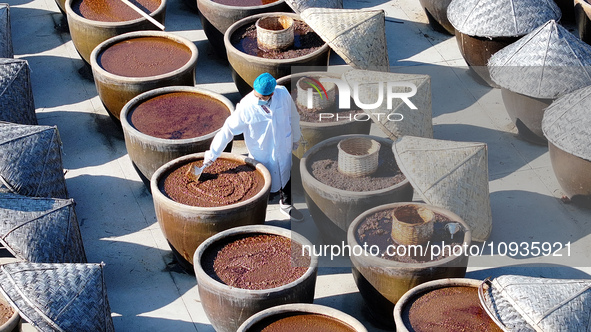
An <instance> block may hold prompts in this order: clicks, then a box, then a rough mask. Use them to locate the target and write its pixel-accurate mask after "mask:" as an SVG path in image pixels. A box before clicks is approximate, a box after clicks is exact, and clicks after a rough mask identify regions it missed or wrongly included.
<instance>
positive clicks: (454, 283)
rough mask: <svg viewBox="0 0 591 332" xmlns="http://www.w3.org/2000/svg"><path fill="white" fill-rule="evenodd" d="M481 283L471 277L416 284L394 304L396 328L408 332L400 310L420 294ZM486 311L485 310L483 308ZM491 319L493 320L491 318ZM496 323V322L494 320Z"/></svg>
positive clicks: (478, 285) (400, 331)
mask: <svg viewBox="0 0 591 332" xmlns="http://www.w3.org/2000/svg"><path fill="white" fill-rule="evenodd" d="M482 283H483V281H482V280H478V279H471V278H445V279H437V280H431V281H427V282H425V283H422V284H420V285H417V286H415V287H413V288H411V289H409V290H408V291H406V293H404V294H403V295H402V296H401V297H400V299H399V300H398V302H396V305H395V306H394V311H393V313H392V314H393V315H394V322H395V323H396V329H397V330H398V331H399V332H409V330H408V327H407V326H406V324H405V323H404V320H403V319H402V312H403V311H404V309H405V308H406V305H407V304H408V302H409V301H411V300H414V299H415V298H417V297H420V296H422V295H423V294H425V293H428V292H430V291H433V290H436V289H441V288H447V287H472V288H476V289H478V288H479V287H480V285H481V284H482ZM485 311H486V310H485ZM493 321H495V320H494V319H493ZM495 323H496V322H495Z"/></svg>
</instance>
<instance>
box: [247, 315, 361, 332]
mask: <svg viewBox="0 0 591 332" xmlns="http://www.w3.org/2000/svg"><path fill="white" fill-rule="evenodd" d="M248 332H355V329H354V328H352V327H351V326H349V325H348V324H345V323H343V322H341V321H339V320H337V319H335V318H332V317H330V316H326V315H320V314H306V313H290V314H281V315H276V316H272V317H269V318H266V319H263V320H261V321H260V322H259V323H257V324H255V325H254V326H253V327H251V328H249V329H248Z"/></svg>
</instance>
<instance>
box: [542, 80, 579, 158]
mask: <svg viewBox="0 0 591 332" xmlns="http://www.w3.org/2000/svg"><path fill="white" fill-rule="evenodd" d="M542 131H543V132H544V136H546V138H547V139H548V141H550V142H551V143H552V144H554V145H556V146H557V147H558V148H560V149H561V150H563V151H565V152H568V153H570V154H572V155H575V156H577V157H579V158H583V159H585V160H590V161H591V86H589V87H586V88H582V89H579V90H577V91H573V92H571V93H569V94H566V95H564V96H562V97H561V98H559V99H557V100H556V101H554V102H553V103H552V105H550V106H549V107H548V108H547V109H546V110H545V111H544V119H543V120H542Z"/></svg>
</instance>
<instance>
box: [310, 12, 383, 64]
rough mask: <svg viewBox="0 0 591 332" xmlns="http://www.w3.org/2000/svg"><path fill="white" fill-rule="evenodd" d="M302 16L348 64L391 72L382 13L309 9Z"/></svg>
mask: <svg viewBox="0 0 591 332" xmlns="http://www.w3.org/2000/svg"><path fill="white" fill-rule="evenodd" d="M300 16H301V17H302V19H303V20H304V21H305V22H306V24H308V25H309V26H310V27H311V28H312V29H313V30H314V31H315V32H316V33H317V34H318V35H319V36H320V38H322V40H324V42H326V43H327V44H328V45H329V46H330V47H331V48H332V49H333V50H334V51H335V52H336V53H337V54H338V55H340V56H341V58H343V60H345V62H347V64H349V65H351V66H352V67H354V68H358V69H376V70H380V71H388V70H389V65H390V62H389V60H388V45H387V43H386V21H385V17H386V16H385V13H384V11H383V10H367V9H330V8H308V9H306V10H304V11H303V12H302V13H301V15H300Z"/></svg>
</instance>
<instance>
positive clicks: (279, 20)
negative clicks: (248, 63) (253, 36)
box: [255, 15, 294, 51]
mask: <svg viewBox="0 0 591 332" xmlns="http://www.w3.org/2000/svg"><path fill="white" fill-rule="evenodd" d="M255 26H256V29H257V46H258V47H259V48H260V49H261V50H265V51H281V50H285V49H287V48H289V47H291V46H292V45H293V40H294V21H293V18H291V17H289V16H285V15H269V16H263V17H261V18H259V19H258V20H257V21H256V23H255Z"/></svg>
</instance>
